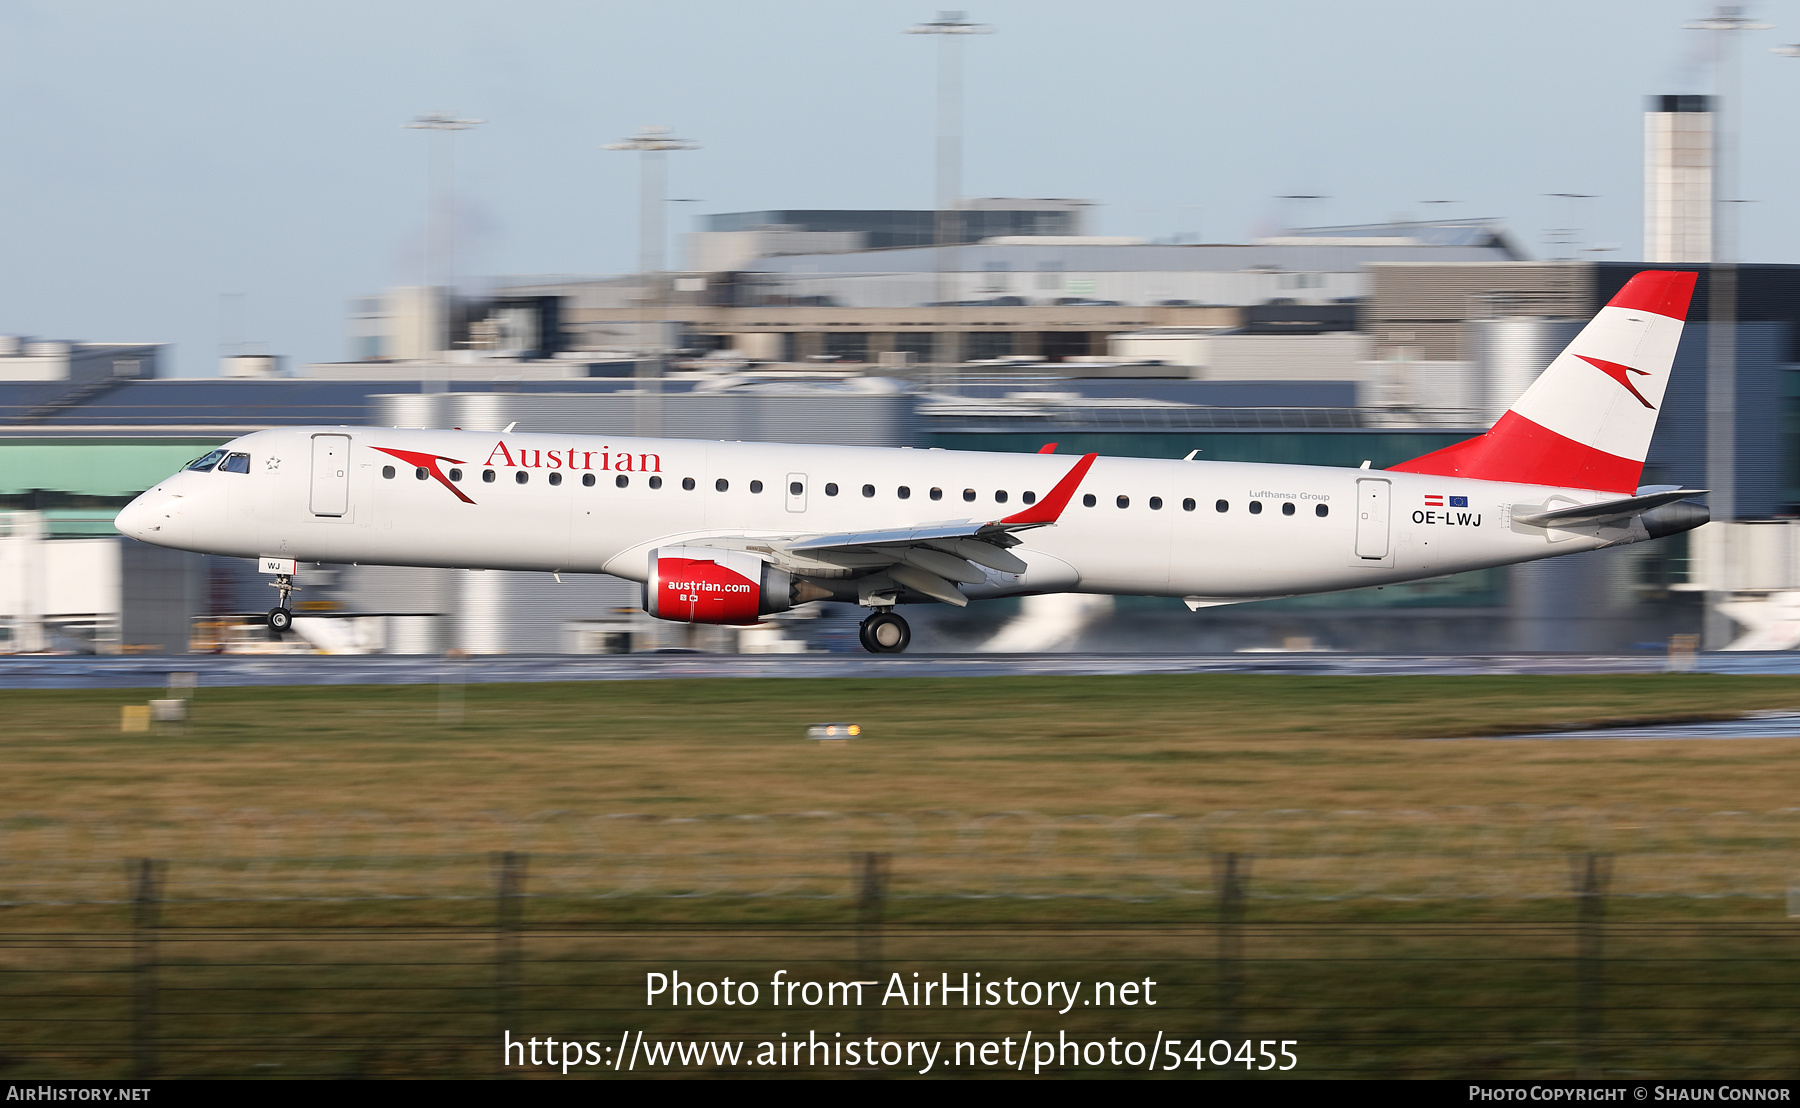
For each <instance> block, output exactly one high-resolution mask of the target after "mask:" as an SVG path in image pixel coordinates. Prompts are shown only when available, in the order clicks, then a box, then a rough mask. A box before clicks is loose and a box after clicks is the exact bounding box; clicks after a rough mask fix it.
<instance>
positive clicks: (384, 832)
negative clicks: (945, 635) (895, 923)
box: [0, 806, 1800, 905]
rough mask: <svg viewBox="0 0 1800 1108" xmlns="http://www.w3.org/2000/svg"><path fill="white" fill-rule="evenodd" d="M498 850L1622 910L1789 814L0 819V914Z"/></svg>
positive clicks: (643, 885)
mask: <svg viewBox="0 0 1800 1108" xmlns="http://www.w3.org/2000/svg"><path fill="white" fill-rule="evenodd" d="M495 851H514V852H517V853H521V854H529V855H531V857H532V859H533V862H532V888H531V892H530V894H529V895H532V896H542V897H552V896H553V897H573V898H596V899H608V898H677V899H684V898H685V899H691V898H720V899H782V898H789V899H813V900H841V899H844V898H846V897H849V896H851V895H852V894H851V892H850V890H849V888H848V887H847V886H846V883H845V881H844V876H843V859H844V858H845V857H846V856H847V855H850V854H858V853H878V854H883V855H886V856H889V857H892V858H894V859H896V864H897V870H896V878H895V881H894V882H893V887H892V889H891V890H890V892H889V895H890V896H891V897H893V898H899V899H907V898H1001V899H1004V898H1016V899H1044V898H1111V899H1118V900H1122V901H1133V900H1155V899H1175V900H1181V899H1193V898H1210V897H1212V896H1214V895H1215V891H1216V890H1215V883H1214V882H1213V880H1212V878H1211V875H1210V867H1211V864H1212V863H1211V861H1210V860H1211V859H1214V858H1216V857H1218V856H1221V855H1224V854H1237V855H1241V856H1245V857H1253V858H1255V859H1256V869H1257V882H1256V886H1255V889H1254V891H1253V892H1252V893H1251V895H1252V896H1253V897H1255V898H1257V899H1260V900H1271V901H1274V900H1297V901H1356V900H1398V901H1408V900H1411V901H1436V900H1532V899H1543V898H1556V897H1563V896H1566V895H1567V894H1568V888H1569V877H1568V871H1567V861H1566V860H1567V858H1568V857H1570V856H1572V855H1578V854H1587V853H1603V854H1606V855H1608V856H1610V857H1611V858H1612V859H1613V862H1612V866H1613V869H1612V875H1611V880H1610V884H1611V889H1612V894H1611V895H1613V896H1615V897H1626V898H1633V897H1648V898H1654V897H1662V898H1752V899H1763V900H1767V899H1772V898H1782V897H1785V896H1786V895H1787V894H1788V890H1789V888H1790V886H1792V885H1794V884H1795V882H1796V881H1797V880H1800V808H1784V809H1779V810H1775V811H1764V812H1743V811H1716V812H1705V811H1696V810H1690V809H1631V808H1608V809H1579V808H1548V807H1545V808H1532V807H1523V806H1507V807H1494V808H1481V809H1476V808H1454V809H1451V808H1444V809H1427V808H1421V809H1417V810H1407V811H1395V810H1368V811H1354V810H1346V811H1330V812H1326V811H1310V810H1300V809H1295V810H1283V811H1255V812H1244V811H1224V812H1214V813H1209V814H1207V815H1204V816H1172V815H1164V814H1158V813H1142V814H1136V815H1127V816H1103V815H1087V816H1047V815H1044V814H1041V813H1036V812H1029V811H1008V812H992V813H981V814H971V813H958V812H948V811H943V812H922V813H907V814H898V813H881V812H794V813H779V814H770V815H748V816H746V815H734V816H694V817H662V816H648V815H593V814H585V813H579V812H572V811H549V812H538V813H533V814H530V815H523V816H518V815H511V814H507V813H502V812H493V813H489V814H487V815H486V816H484V817H483V818H482V819H480V820H478V821H468V822H463V823H446V822H438V821H433V820H431V819H430V818H429V817H427V816H424V815H397V814H391V813H378V812H365V813H356V814H351V815H343V814H332V815H309V814H305V813H285V814H272V813H266V812H255V811H229V812H201V811H191V812H183V813H177V814H176V815H175V816H174V817H171V818H160V819H146V820H142V821H135V822H134V821H129V820H116V821H115V820H100V819H95V820H83V821H68V820H58V819H42V818H37V817H33V816H31V815H29V814H18V815H14V816H12V817H9V818H8V819H6V820H4V821H0V904H4V905H32V904H38V905H51V904H69V905H73V904H108V903H119V902H121V901H123V900H124V899H126V898H127V892H126V889H125V887H124V885H123V883H122V882H121V880H120V871H119V864H120V861H121V860H122V859H124V858H128V857H156V858H159V859H163V860H165V861H166V862H167V872H166V874H165V876H164V878H163V880H164V882H165V885H164V888H163V892H162V896H163V898H164V899H166V900H169V901H234V900H244V901H256V900H290V899H292V900H392V899H455V898H479V897H484V896H487V895H489V892H490V889H491V886H490V881H489V876H490V875H489V857H490V855H491V854H492V853H493V852H495Z"/></svg>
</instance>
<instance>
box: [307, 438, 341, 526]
mask: <svg viewBox="0 0 1800 1108" xmlns="http://www.w3.org/2000/svg"><path fill="white" fill-rule="evenodd" d="M312 443H313V445H312V513H313V515H316V516H341V515H343V514H344V513H345V512H348V511H349V510H350V436H349V435H314V436H313V441H312Z"/></svg>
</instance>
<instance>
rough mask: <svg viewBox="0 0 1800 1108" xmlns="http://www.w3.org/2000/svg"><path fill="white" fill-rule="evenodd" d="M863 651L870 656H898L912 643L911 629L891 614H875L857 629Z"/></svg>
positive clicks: (903, 621)
mask: <svg viewBox="0 0 1800 1108" xmlns="http://www.w3.org/2000/svg"><path fill="white" fill-rule="evenodd" d="M857 637H859V638H860V639H862V644H863V649H864V650H867V651H868V652H869V653H871V654H899V653H901V652H902V651H904V650H905V649H906V648H907V647H908V646H909V645H911V643H912V628H910V627H908V626H907V625H906V621H905V620H904V619H901V618H900V617H899V616H897V615H895V614H894V613H892V612H876V613H875V614H874V615H872V616H870V617H869V618H868V619H865V620H863V621H862V626H861V627H859V628H857Z"/></svg>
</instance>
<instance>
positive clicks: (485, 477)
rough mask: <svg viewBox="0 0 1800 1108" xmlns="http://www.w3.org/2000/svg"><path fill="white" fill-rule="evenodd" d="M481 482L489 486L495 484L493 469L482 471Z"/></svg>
mask: <svg viewBox="0 0 1800 1108" xmlns="http://www.w3.org/2000/svg"><path fill="white" fill-rule="evenodd" d="M481 480H482V483H483V484H488V485H491V484H493V483H494V471H493V470H491V469H484V470H482V471H481Z"/></svg>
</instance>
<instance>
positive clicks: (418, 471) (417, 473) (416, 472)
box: [413, 466, 431, 481]
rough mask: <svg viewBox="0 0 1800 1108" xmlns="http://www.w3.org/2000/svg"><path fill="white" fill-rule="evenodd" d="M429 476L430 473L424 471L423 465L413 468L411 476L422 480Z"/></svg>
mask: <svg viewBox="0 0 1800 1108" xmlns="http://www.w3.org/2000/svg"><path fill="white" fill-rule="evenodd" d="M430 476H431V474H429V473H427V472H426V471H425V467H424V466H420V467H418V468H417V469H415V470H413V477H414V478H416V479H417V480H420V481H423V480H425V479H426V478H427V477H430Z"/></svg>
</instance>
